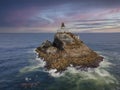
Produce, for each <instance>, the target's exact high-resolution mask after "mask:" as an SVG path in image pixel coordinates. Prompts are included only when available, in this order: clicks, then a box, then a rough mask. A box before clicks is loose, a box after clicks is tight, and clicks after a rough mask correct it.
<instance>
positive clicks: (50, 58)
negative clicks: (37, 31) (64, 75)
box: [36, 32, 103, 71]
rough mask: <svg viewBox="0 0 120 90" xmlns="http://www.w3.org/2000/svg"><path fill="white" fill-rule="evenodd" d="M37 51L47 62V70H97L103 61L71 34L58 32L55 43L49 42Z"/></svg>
mask: <svg viewBox="0 0 120 90" xmlns="http://www.w3.org/2000/svg"><path fill="white" fill-rule="evenodd" d="M36 51H37V53H38V55H39V57H40V58H42V59H44V60H45V61H46V66H45V67H46V68H47V69H56V70H57V71H64V70H65V69H66V68H67V67H68V66H71V65H72V66H74V67H77V68H79V69H84V68H85V69H86V68H96V67H98V66H99V63H100V62H101V61H102V60H103V57H101V56H99V55H98V54H97V53H96V52H94V51H93V50H92V49H90V48H88V47H87V46H86V45H85V44H84V43H83V41H81V40H80V39H79V37H78V36H77V35H75V34H73V33H71V32H57V33H56V34H55V36H54V41H53V42H50V41H48V40H47V41H46V42H44V43H43V44H42V45H41V46H40V47H38V48H37V49H36Z"/></svg>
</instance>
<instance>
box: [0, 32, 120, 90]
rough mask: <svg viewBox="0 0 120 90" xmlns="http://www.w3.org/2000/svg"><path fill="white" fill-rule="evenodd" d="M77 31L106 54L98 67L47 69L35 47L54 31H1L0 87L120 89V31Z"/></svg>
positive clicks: (3, 89) (14, 89) (19, 89)
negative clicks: (60, 70)
mask: <svg viewBox="0 0 120 90" xmlns="http://www.w3.org/2000/svg"><path fill="white" fill-rule="evenodd" d="M78 35H80V39H82V40H83V41H84V42H85V43H86V44H87V45H88V46H89V47H90V48H92V49H93V50H94V51H96V52H97V53H99V54H100V55H101V56H103V57H104V61H103V62H101V63H100V66H99V67H98V68H95V69H90V68H89V69H88V71H79V70H76V69H75V68H73V67H68V68H67V70H66V71H65V72H63V73H55V70H50V71H46V70H45V69H44V68H43V67H44V65H45V62H44V61H43V60H41V59H39V58H38V57H37V53H36V52H35V48H36V47H38V46H39V45H40V44H41V43H42V42H43V41H45V40H47V39H48V40H51V41H52V40H53V38H54V34H51V33H38V34H35V33H34V34H0V90H120V33H110V34H105V33H94V34H90V33H81V34H78Z"/></svg>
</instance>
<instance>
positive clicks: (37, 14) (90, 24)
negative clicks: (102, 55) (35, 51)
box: [0, 0, 120, 32]
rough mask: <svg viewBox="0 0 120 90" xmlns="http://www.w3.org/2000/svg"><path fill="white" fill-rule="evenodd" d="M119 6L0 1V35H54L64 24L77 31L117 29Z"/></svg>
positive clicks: (91, 1) (99, 1)
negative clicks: (33, 30) (18, 33)
mask: <svg viewBox="0 0 120 90" xmlns="http://www.w3.org/2000/svg"><path fill="white" fill-rule="evenodd" d="M119 5H120V0H114V1H113V0H1V1H0V6H1V8H0V28H1V29H0V32H4V31H3V30H2V28H6V30H5V29H4V30H5V32H7V29H9V28H13V29H16V28H17V29H18V28H23V29H24V30H22V29H19V30H21V31H22V32H29V31H30V32H31V29H30V28H32V29H33V28H34V29H35V32H37V30H38V29H36V28H39V30H40V31H41V32H42V30H43V29H44V30H43V31H45V29H46V31H53V32H54V31H55V29H57V28H58V26H59V24H60V23H61V22H63V21H64V22H65V23H67V24H68V28H70V29H74V30H77V31H89V30H95V29H96V30H100V29H106V28H118V27H119V23H120V21H119V19H118V18H120V6H119ZM25 28H26V30H27V31H25ZM40 28H41V29H40ZM52 29H53V30H52ZM88 29H89V30H88ZM19 30H14V31H15V32H17V31H18V32H20V31H19ZM39 30H38V31H39Z"/></svg>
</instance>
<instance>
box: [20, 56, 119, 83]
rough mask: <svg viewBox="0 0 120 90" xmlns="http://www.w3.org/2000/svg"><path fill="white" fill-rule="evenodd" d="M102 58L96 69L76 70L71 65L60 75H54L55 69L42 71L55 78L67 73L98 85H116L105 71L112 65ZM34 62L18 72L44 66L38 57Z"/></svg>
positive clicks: (113, 78) (106, 58)
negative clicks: (93, 81)
mask: <svg viewBox="0 0 120 90" xmlns="http://www.w3.org/2000/svg"><path fill="white" fill-rule="evenodd" d="M103 57H104V60H103V61H102V62H101V63H100V66H99V67H98V68H95V69H91V68H88V71H81V70H78V69H76V68H74V67H73V66H72V65H71V66H70V67H68V68H67V70H65V71H64V72H62V73H59V72H57V73H56V71H57V70H56V69H51V70H49V71H45V70H44V69H42V70H43V72H48V73H49V74H50V75H51V76H53V77H57V78H59V77H66V76H67V73H69V74H71V75H73V76H76V75H77V76H80V77H81V78H82V80H95V81H96V83H98V84H99V83H106V84H109V83H117V80H116V78H115V77H114V76H113V75H112V74H110V73H109V72H108V71H107V69H109V67H110V66H111V65H113V64H112V63H110V62H109V61H108V60H109V58H108V57H105V56H103ZM36 62H37V64H35V65H30V66H27V67H25V68H23V69H22V70H20V72H21V73H24V72H29V71H35V70H40V68H43V67H44V66H45V65H46V62H45V61H43V60H42V59H40V58H38V57H36Z"/></svg>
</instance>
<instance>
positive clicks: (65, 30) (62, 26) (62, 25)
mask: <svg viewBox="0 0 120 90" xmlns="http://www.w3.org/2000/svg"><path fill="white" fill-rule="evenodd" d="M57 32H69V30H68V29H67V28H66V27H65V24H64V22H62V23H61V28H60V29H58V30H57Z"/></svg>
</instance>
